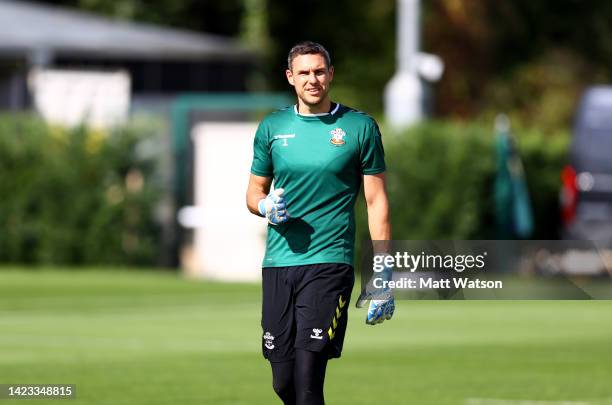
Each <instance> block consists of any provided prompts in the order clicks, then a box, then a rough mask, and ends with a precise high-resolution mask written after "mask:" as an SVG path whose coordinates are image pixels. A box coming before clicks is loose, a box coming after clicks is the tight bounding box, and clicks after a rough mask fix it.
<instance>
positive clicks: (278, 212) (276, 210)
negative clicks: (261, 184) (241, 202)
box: [257, 188, 291, 225]
mask: <svg viewBox="0 0 612 405" xmlns="http://www.w3.org/2000/svg"><path fill="white" fill-rule="evenodd" d="M284 192H285V190H284V189H282V188H277V189H276V190H274V191H271V192H270V194H268V196H267V197H266V198H262V199H261V200H260V201H259V204H258V205H257V208H258V209H259V213H260V214H261V215H263V216H264V217H266V218H267V219H268V222H269V223H270V224H272V225H278V224H282V223H283V222H287V221H288V220H289V218H291V217H290V216H289V213H288V212H287V209H286V207H285V198H283V193H284Z"/></svg>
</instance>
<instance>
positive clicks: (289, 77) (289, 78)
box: [285, 69, 295, 86]
mask: <svg viewBox="0 0 612 405" xmlns="http://www.w3.org/2000/svg"><path fill="white" fill-rule="evenodd" d="M285 76H287V81H288V82H289V84H290V85H292V86H295V82H294V81H293V73H292V72H291V70H289V69H286V70H285Z"/></svg>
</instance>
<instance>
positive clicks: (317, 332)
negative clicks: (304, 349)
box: [310, 328, 323, 340]
mask: <svg viewBox="0 0 612 405" xmlns="http://www.w3.org/2000/svg"><path fill="white" fill-rule="evenodd" d="M321 332H323V329H316V328H315V329H313V330H312V333H314V335H310V337H311V338H312V339H319V340H321V339H323V336H321Z"/></svg>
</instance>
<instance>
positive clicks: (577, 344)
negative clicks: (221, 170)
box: [0, 268, 612, 405]
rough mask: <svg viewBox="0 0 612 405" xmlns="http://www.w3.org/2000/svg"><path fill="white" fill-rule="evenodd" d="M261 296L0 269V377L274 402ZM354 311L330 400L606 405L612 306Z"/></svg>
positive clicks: (152, 400)
mask: <svg viewBox="0 0 612 405" xmlns="http://www.w3.org/2000/svg"><path fill="white" fill-rule="evenodd" d="M260 295H261V294H260V287H259V285H252V284H223V283H209V282H195V281H188V280H184V279H181V278H180V277H176V276H175V275H172V274H168V273H160V272H139V271H134V272H118V271H110V270H109V271H104V270H103V269H98V270H91V271H70V270H65V271H61V270H28V271H25V270H22V269H8V268H4V269H1V270H0V383H20V384H23V383H72V384H77V395H78V399H77V400H75V401H69V402H68V403H71V404H113V405H121V404H126V405H127V404H129V405H135V404H147V405H155V404H275V403H279V402H278V401H277V400H276V397H275V395H274V393H273V391H272V389H271V376H270V370H269V366H268V364H267V362H266V361H265V360H264V359H263V357H262V356H261V354H260V344H261V343H260V339H261V330H260V326H259V322H260V314H261V312H260ZM354 299H355V295H354V296H353V300H354ZM364 315H365V313H364V311H363V310H356V309H354V308H351V310H350V311H349V317H350V322H349V331H348V338H347V340H346V342H345V348H344V353H343V356H342V359H340V360H333V361H332V362H331V363H330V365H329V368H328V374H327V380H326V381H327V383H326V399H327V403H328V404H332V405H334V404H351V405H352V404H373V403H374V404H432V405H444V404H478V405H489V404H490V405H493V404H495V405H506V404H508V405H510V404H529V403H528V402H527V403H525V402H523V403H521V402H518V401H510V400H530V401H536V400H538V401H551V402H540V403H536V402H532V403H534V404H538V405H540V404H543V405H549V404H551V405H552V404H560V402H559V401H575V402H583V403H586V404H612V400H611V399H612V385H611V384H610V381H612V302H609V301H538V302H534V301H499V302H494V301H452V302H440V301H402V302H399V303H398V308H397V312H396V317H395V318H394V319H393V320H392V321H391V322H388V323H385V324H383V325H379V326H376V327H371V326H366V325H365V324H364V322H363V317H364ZM383 382H387V384H388V387H387V388H383V384H382V383H383ZM470 398H472V399H471V400H470ZM474 398H493V399H504V400H506V401H503V402H494V401H488V402H487V401H484V400H478V399H474ZM10 403H16V404H23V403H24V402H22V401H8V400H0V405H2V404H10Z"/></svg>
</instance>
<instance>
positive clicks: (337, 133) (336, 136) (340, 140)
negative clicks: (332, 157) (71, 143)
mask: <svg viewBox="0 0 612 405" xmlns="http://www.w3.org/2000/svg"><path fill="white" fill-rule="evenodd" d="M329 133H330V134H331V136H332V137H331V139H330V140H329V141H330V142H331V143H332V145H336V146H342V145H344V144H345V143H346V142H345V141H344V137H345V136H346V132H344V131H343V130H342V128H336V129H334V130H331V131H329Z"/></svg>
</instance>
